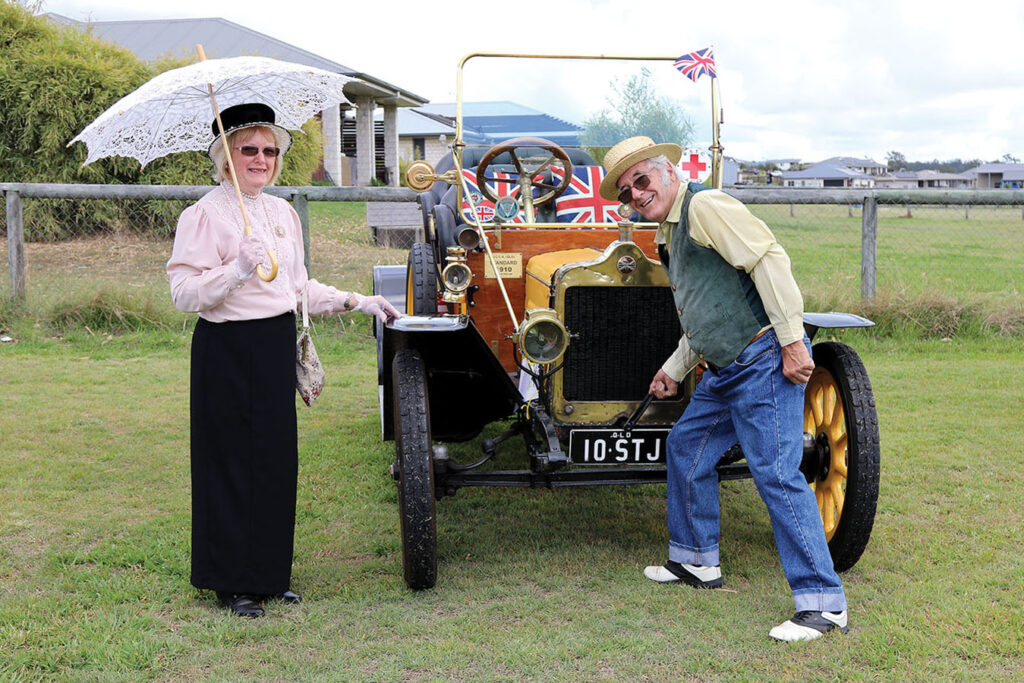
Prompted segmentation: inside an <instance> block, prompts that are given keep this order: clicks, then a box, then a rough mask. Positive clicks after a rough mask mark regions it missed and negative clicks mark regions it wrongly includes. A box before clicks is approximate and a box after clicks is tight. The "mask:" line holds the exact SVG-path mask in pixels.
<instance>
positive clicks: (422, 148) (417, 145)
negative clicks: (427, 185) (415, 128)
mask: <svg viewBox="0 0 1024 683" xmlns="http://www.w3.org/2000/svg"><path fill="white" fill-rule="evenodd" d="M412 158H413V159H414V160H416V161H419V160H421V159H426V158H427V143H426V140H425V139H424V138H413V139H412Z"/></svg>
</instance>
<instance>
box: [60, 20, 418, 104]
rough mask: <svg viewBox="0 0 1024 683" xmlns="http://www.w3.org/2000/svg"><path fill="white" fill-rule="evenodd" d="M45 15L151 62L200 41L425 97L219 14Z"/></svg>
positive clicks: (187, 51) (214, 48)
mask: <svg viewBox="0 0 1024 683" xmlns="http://www.w3.org/2000/svg"><path fill="white" fill-rule="evenodd" d="M45 16H46V18H47V19H49V20H50V21H51V22H53V23H55V24H60V25H64V26H71V27H73V28H75V29H77V30H79V31H83V32H84V31H86V30H88V31H90V32H91V33H92V35H94V36H96V37H97V38H100V39H102V40H106V41H108V42H111V43H116V44H117V45H120V46H122V47H125V48H128V49H129V50H131V51H132V52H133V53H134V54H135V56H137V57H138V58H139V59H141V60H142V61H144V62H153V61H156V60H158V59H161V58H164V57H177V58H182V57H192V56H194V55H195V46H196V45H197V44H198V45H202V46H203V51H204V52H206V56H207V57H210V58H217V57H241V56H245V55H259V56H261V57H271V58H273V59H280V60H283V61H287V62H296V63H298V64H306V65H308V66H313V67H316V68H318V69H324V70H326V71H332V72H334V73H341V74H345V75H347V76H356V77H358V78H360V79H362V80H364V81H366V82H368V83H373V84H374V85H378V86H381V87H384V88H387V89H388V90H395V91H399V92H401V93H402V94H403V95H404V96H406V97H408V98H410V99H412V100H418V101H419V102H423V103H425V102H426V101H427V100H426V99H425V98H423V97H420V96H418V95H414V94H412V93H410V92H407V91H405V90H402V89H401V88H399V87H398V86H395V85H392V84H390V83H387V82H385V81H382V80H380V79H378V78H375V77H373V76H370V75H368V74H365V73H362V72H359V71H356V70H354V69H351V68H349V67H347V66H345V65H344V64H339V63H337V62H333V61H331V60H329V59H324V58H323V57H321V56H319V55H316V54H314V53H312V52H309V51H308V50H303V49H302V48H300V47H296V46H294V45H290V44H288V43H285V42H283V41H280V40H277V39H276V38H272V37H270V36H268V35H266V34H263V33H260V32H259V31H254V30H252V29H250V28H246V27H245V26H241V25H239V24H236V23H234V22H232V21H228V20H227V19H222V18H220V17H209V18H203V19H149V20H138V21H91V22H89V23H84V22H81V21H76V20H74V19H70V18H68V17H65V16H62V15H60V14H54V13H52V12H50V13H47V14H46V15H45Z"/></svg>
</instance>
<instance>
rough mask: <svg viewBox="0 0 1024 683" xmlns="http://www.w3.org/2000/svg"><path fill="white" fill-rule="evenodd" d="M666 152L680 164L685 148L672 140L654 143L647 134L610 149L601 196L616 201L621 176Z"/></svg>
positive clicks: (605, 161) (667, 155)
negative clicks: (634, 166)
mask: <svg viewBox="0 0 1024 683" xmlns="http://www.w3.org/2000/svg"><path fill="white" fill-rule="evenodd" d="M662 154H664V155H665V156H666V157H668V160H669V161H671V162H672V163H673V164H678V163H679V160H680V159H681V158H682V156H683V148H682V147H680V146H679V145H674V144H672V143H671V142H663V143H661V144H660V145H656V144H654V140H652V139H650V138H649V137H647V136H646V135H638V136H636V137H635V138H626V139H625V140H623V141H622V142H620V143H619V144H617V145H615V146H614V147H612V148H611V149H610V150H608V153H607V154H605V155H604V167H605V169H606V171H605V174H604V180H602V181H601V189H600V192H601V196H602V197H604V198H605V199H608V200H612V201H614V200H615V199H616V198H617V197H618V196H619V188H618V184H619V178H620V177H621V176H622V174H623V173H625V172H626V171H628V170H629V169H630V168H631V167H632V166H633V165H634V164H638V163H640V162H641V161H643V160H644V159H653V158H654V157H656V156H661V155H662Z"/></svg>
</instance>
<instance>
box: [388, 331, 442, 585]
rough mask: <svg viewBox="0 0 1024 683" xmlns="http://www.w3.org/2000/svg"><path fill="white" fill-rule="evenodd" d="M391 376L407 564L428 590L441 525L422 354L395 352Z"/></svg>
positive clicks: (408, 578) (409, 576) (408, 573)
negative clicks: (435, 495) (436, 501)
mask: <svg viewBox="0 0 1024 683" xmlns="http://www.w3.org/2000/svg"><path fill="white" fill-rule="evenodd" d="M392 378H393V379H392V381H393V382H394V386H393V388H394V397H395V399H394V400H395V411H394V415H395V452H396V455H397V458H398V463H397V465H398V467H397V469H396V475H397V478H398V513H399V519H400V521H401V532H402V567H403V572H404V575H405V583H406V585H408V586H409V588H412V589H413V590H423V589H426V588H431V587H433V585H434V583H435V582H436V581H437V525H436V518H435V501H434V463H433V459H432V458H431V440H430V406H429V403H428V395H427V372H426V368H425V366H424V365H423V359H422V358H421V357H420V354H419V353H417V352H416V351H413V350H411V349H406V350H404V351H400V352H399V353H398V354H396V355H395V359H394V361H393V364H392Z"/></svg>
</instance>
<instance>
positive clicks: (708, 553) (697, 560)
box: [668, 541, 719, 567]
mask: <svg viewBox="0 0 1024 683" xmlns="http://www.w3.org/2000/svg"><path fill="white" fill-rule="evenodd" d="M668 559H669V560H670V561H672V562H678V563H679V564H695V565H698V566H700V567H717V566H718V565H719V559H718V546H717V545H715V546H711V547H710V548H701V549H700V550H694V549H693V548H684V547H683V546H681V545H679V544H677V543H673V542H672V541H669V542H668Z"/></svg>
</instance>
